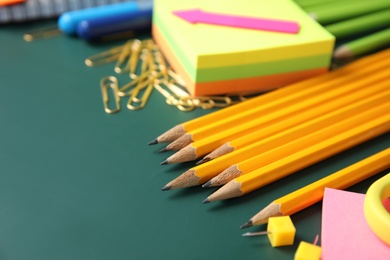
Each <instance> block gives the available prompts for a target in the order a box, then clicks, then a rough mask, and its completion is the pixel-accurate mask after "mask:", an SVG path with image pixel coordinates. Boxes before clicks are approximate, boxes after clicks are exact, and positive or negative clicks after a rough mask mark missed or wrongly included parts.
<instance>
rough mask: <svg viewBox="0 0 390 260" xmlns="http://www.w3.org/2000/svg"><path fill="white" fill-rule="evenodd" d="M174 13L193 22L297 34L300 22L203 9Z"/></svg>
mask: <svg viewBox="0 0 390 260" xmlns="http://www.w3.org/2000/svg"><path fill="white" fill-rule="evenodd" d="M173 14H174V15H176V16H178V17H180V18H182V19H184V20H186V21H188V22H190V23H193V24H195V23H206V24H214V25H221V26H229V27H238V28H245V29H254V30H262V31H272V32H282V33H291V34H296V33H298V32H299V24H298V23H297V22H292V21H285V20H277V19H267V18H257V17H246V16H238V15H228V14H218V13H212V12H205V11H202V10H201V9H189V10H181V11H174V12H173Z"/></svg>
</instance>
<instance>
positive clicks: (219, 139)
mask: <svg viewBox="0 0 390 260" xmlns="http://www.w3.org/2000/svg"><path fill="white" fill-rule="evenodd" d="M386 63H387V62H386ZM389 64H390V63H387V64H386V66H388V67H389ZM389 72H390V67H389V68H387V69H386V70H381V71H379V72H378V73H374V74H372V75H369V76H366V77H364V78H363V79H360V80H359V81H358V82H352V83H349V84H345V85H343V86H338V88H333V89H331V90H329V91H327V92H324V93H323V94H322V95H319V96H314V97H313V98H311V99H307V100H304V101H303V102H299V103H296V104H293V105H291V106H289V107H288V109H282V110H278V111H275V112H274V113H270V114H268V115H264V116H261V117H258V118H256V119H255V120H252V121H249V122H246V123H242V124H240V125H238V126H236V127H234V128H231V129H228V130H225V131H221V132H219V133H218V134H214V135H211V136H208V137H207V138H204V139H201V140H199V141H196V142H193V143H192V144H191V145H192V146H193V147H195V148H196V155H197V157H199V156H201V155H205V154H207V153H209V152H211V151H213V150H214V149H216V148H218V147H219V146H220V145H222V144H224V143H225V142H227V141H229V140H232V139H234V138H237V137H239V136H243V135H246V134H250V133H251V132H253V131H256V130H258V129H260V128H263V127H266V126H267V125H271V124H274V123H276V122H280V121H282V120H285V119H286V118H288V117H291V116H293V115H294V114H298V113H300V112H301V111H303V110H305V109H315V106H318V104H321V103H323V102H328V101H330V100H332V99H334V98H337V97H340V96H342V95H348V94H350V93H351V91H355V90H357V89H359V88H363V87H365V86H368V85H370V84H373V83H374V82H377V81H379V80H383V79H386V78H388V75H389ZM359 76H360V75H359ZM359 76H358V75H356V77H355V80H357V79H358V78H359Z"/></svg>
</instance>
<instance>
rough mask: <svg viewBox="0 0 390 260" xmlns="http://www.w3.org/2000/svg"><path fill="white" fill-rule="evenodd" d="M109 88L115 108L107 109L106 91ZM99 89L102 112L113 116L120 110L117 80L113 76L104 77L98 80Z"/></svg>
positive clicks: (107, 97)
mask: <svg viewBox="0 0 390 260" xmlns="http://www.w3.org/2000/svg"><path fill="white" fill-rule="evenodd" d="M109 88H111V89H112V91H113V93H112V94H113V96H114V100H115V107H114V108H113V109H111V108H110V107H109V101H110V100H109V93H108V89H109ZM100 89H101V91H102V98H103V105H104V111H106V113H108V114H113V113H116V112H118V111H120V110H121V107H120V97H119V95H118V91H119V89H118V79H117V78H115V77H113V76H108V77H104V78H102V79H101V80H100Z"/></svg>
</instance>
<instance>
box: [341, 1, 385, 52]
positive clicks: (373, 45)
mask: <svg viewBox="0 0 390 260" xmlns="http://www.w3.org/2000/svg"><path fill="white" fill-rule="evenodd" d="M389 2H390V1H389ZM387 46H390V28H389V29H385V30H381V31H379V32H376V33H373V34H370V35H367V36H364V37H361V38H359V39H357V40H354V41H351V42H348V43H346V44H344V45H342V46H340V47H339V48H338V49H336V50H335V54H334V56H335V57H336V58H343V57H349V56H358V55H361V54H365V53H368V52H370V51H374V50H377V49H380V48H382V47H387ZM342 49H344V50H345V51H344V53H343V52H342V51H340V50H342ZM348 51H349V53H348Z"/></svg>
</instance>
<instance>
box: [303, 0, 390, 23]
mask: <svg viewBox="0 0 390 260" xmlns="http://www.w3.org/2000/svg"><path fill="white" fill-rule="evenodd" d="M388 7H390V1H387V0H382V1H380V0H376V1H362V2H356V3H354V4H351V5H334V6H330V7H326V8H321V9H318V10H316V9H313V10H310V8H307V9H306V11H307V12H308V13H310V14H311V16H312V17H313V18H314V19H315V20H317V22H319V23H320V24H323V25H325V24H330V23H334V22H337V21H341V20H344V19H348V18H351V17H356V16H359V15H363V14H367V13H370V12H375V11H380V10H383V9H385V8H388Z"/></svg>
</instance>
